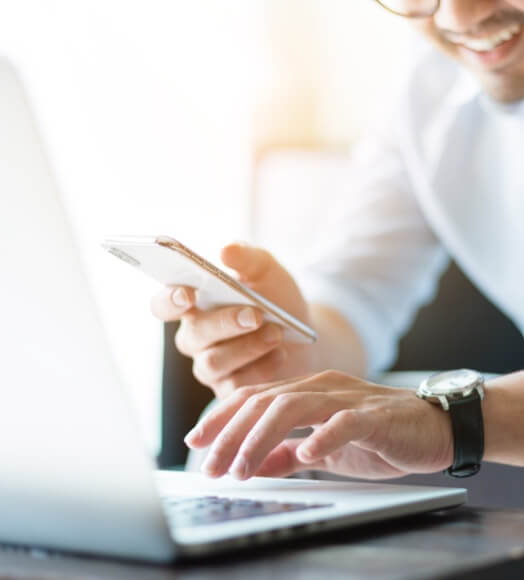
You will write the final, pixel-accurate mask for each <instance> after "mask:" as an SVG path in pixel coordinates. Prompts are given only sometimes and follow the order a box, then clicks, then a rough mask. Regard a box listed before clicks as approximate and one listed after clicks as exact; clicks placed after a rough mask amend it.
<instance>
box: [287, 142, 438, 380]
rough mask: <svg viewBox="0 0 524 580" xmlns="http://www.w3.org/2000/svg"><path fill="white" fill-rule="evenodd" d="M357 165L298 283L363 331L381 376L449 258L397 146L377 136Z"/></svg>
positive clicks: (372, 369) (357, 155) (371, 367)
mask: <svg viewBox="0 0 524 580" xmlns="http://www.w3.org/2000/svg"><path fill="white" fill-rule="evenodd" d="M351 163H352V168H351V171H350V172H349V179H348V180H347V183H346V187H345V191H343V192H342V194H341V196H340V198H339V199H338V200H337V202H336V203H335V204H334V205H333V207H332V210H331V211H330V212H329V213H330V217H329V219H328V220H327V221H326V223H324V224H323V226H322V231H323V233H324V238H323V240H322V242H321V243H319V244H318V245H317V247H316V248H315V249H314V252H313V255H312V256H311V259H310V260H308V266H307V267H306V268H305V269H304V270H303V272H302V274H301V275H299V277H298V280H299V284H300V286H301V289H302V291H303V292H304V295H305V296H306V298H307V299H308V300H309V301H310V302H312V303H318V304H323V305H326V306H329V307H331V308H334V309H336V310H337V311H339V312H340V313H342V315H344V316H345V317H346V319H347V320H348V321H349V322H350V324H351V325H352V326H353V327H354V328H355V329H356V331H357V332H358V333H359V336H360V337H361V340H362V341H363V344H364V347H365V350H366V354H367V362H368V374H369V375H370V376H373V375H374V374H376V373H377V372H379V371H381V370H384V369H386V368H387V367H388V366H390V365H391V364H392V362H394V359H395V357H396V353H397V342H398V340H399V338H400V337H401V336H402V334H403V333H405V331H406V330H407V328H408V327H409V326H410V324H411V323H412V320H413V318H414V316H415V314H416V312H417V310H418V309H419V308H420V306H421V305H423V304H424V303H427V302H428V301H430V300H431V298H432V297H433V296H434V293H435V291H436V287H437V283H438V279H439V277H440V275H441V273H442V271H443V269H444V268H445V266H446V265H447V262H448V257H447V254H446V252H445V250H444V249H443V248H442V247H441V245H440V244H439V242H438V240H437V239H436V237H435V236H434V234H433V232H432V231H431V229H430V228H429V226H428V225H427V223H426V221H425V219H424V216H423V214H422V212H421V210H420V208H419V205H418V203H417V200H416V197H415V195H414V193H413V191H412V189H413V187H412V184H411V183H410V179H409V176H408V172H407V171H406V168H405V163H404V160H403V158H402V155H401V153H400V151H399V150H398V149H397V148H396V147H395V145H394V143H388V140H387V139H384V138H380V137H379V136H378V135H374V136H372V137H370V138H369V139H367V140H366V141H365V142H363V143H362V144H361V145H360V146H357V148H356V150H355V152H354V154H353V155H352V159H351Z"/></svg>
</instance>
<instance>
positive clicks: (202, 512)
mask: <svg viewBox="0 0 524 580" xmlns="http://www.w3.org/2000/svg"><path fill="white" fill-rule="evenodd" d="M162 502H163V505H164V509H165V512H166V515H167V518H168V521H169V522H170V524H172V525H174V526H176V527H179V526H180V527H194V526H207V525H210V524H219V523H222V522H230V521H234V520H244V519H248V518H257V517H261V516H271V515H274V514H282V513H289V512H298V511H304V510H310V509H318V508H323V507H330V505H332V504H306V503H280V502H277V501H256V500H251V499H231V498H226V497H216V496H209V497H197V498H187V497H186V498H180V497H178V498H173V497H164V498H162Z"/></svg>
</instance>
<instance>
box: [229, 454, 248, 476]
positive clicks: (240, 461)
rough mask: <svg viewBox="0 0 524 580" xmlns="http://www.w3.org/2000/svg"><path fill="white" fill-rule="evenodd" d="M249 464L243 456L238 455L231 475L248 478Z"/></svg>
mask: <svg viewBox="0 0 524 580" xmlns="http://www.w3.org/2000/svg"><path fill="white" fill-rule="evenodd" d="M248 469H249V466H248V464H247V461H246V460H245V459H244V458H243V457H237V458H236V459H235V461H234V462H233V465H232V466H231V475H232V476H233V477H234V478H236V479H247V476H248Z"/></svg>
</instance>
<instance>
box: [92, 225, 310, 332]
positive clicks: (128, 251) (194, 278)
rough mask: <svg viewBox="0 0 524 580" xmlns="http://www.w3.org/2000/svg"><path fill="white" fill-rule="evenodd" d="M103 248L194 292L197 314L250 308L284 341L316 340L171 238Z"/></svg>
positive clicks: (122, 241)
mask: <svg viewBox="0 0 524 580" xmlns="http://www.w3.org/2000/svg"><path fill="white" fill-rule="evenodd" d="M103 247H104V248H105V249H106V250H108V251H109V252H110V253H112V254H113V255H115V256H117V257H118V258H120V259H121V260H123V261H125V262H127V263H128V264H130V265H132V266H134V267H136V268H138V269H140V270H142V271H143V272H144V273H146V274H148V275H149V276H151V277H153V278H154V279H156V280H157V281H159V282H161V283H162V284H164V285H166V286H188V287H191V288H194V289H195V295H196V307H197V308H199V309H201V310H209V309H211V308H215V307H217V306H225V305H250V306H254V307H256V308H258V309H259V310H260V311H262V312H263V315H264V318H265V320H267V321H268V322H274V323H277V324H279V325H280V326H282V327H283V329H284V338H285V340H286V341H289V342H296V343H312V342H314V341H315V340H316V333H315V331H314V330H313V329H312V328H310V327H309V326H307V325H306V324H304V323H303V322H302V321H300V320H298V319H297V318H296V317H294V316H292V315H291V314H289V313H288V312H286V311H285V310H283V309H282V308H280V307H279V306H277V305H276V304H274V303H273V302H271V301H269V300H267V299H266V298H265V297H263V296H261V295H260V294H259V293H257V292H255V291H253V290H252V289H251V288H249V287H248V286H246V285H244V284H242V283H240V282H239V281H238V280H235V279H234V278H232V277H231V276H230V275H229V274H227V273H226V272H225V271H223V270H222V269H220V268H218V267H216V266H215V265H213V264H212V263H210V262H208V261H207V260H205V259H204V258H202V257H201V256H199V255H198V254H196V253H195V252H193V251H192V250H190V249H189V248H188V247H186V246H184V245H183V244H181V243H180V242H178V241H177V240H175V239H173V238H170V237H167V236H157V237H133V236H119V237H112V238H108V239H106V240H105V241H104V243H103Z"/></svg>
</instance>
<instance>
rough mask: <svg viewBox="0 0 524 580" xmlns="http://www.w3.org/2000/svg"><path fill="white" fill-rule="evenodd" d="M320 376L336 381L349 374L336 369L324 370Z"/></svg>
mask: <svg viewBox="0 0 524 580" xmlns="http://www.w3.org/2000/svg"><path fill="white" fill-rule="evenodd" d="M318 376H319V377H320V378H322V379H325V380H326V381H335V382H338V381H340V380H342V379H344V378H347V376H346V375H345V374H344V373H343V372H342V371H337V370H334V369H328V370H325V371H322V372H321V373H320V374H319V375H318Z"/></svg>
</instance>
